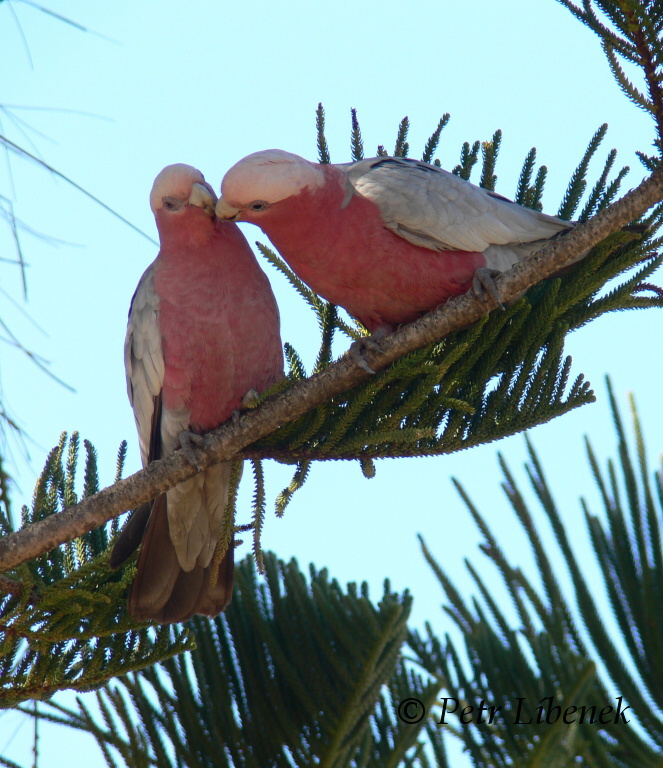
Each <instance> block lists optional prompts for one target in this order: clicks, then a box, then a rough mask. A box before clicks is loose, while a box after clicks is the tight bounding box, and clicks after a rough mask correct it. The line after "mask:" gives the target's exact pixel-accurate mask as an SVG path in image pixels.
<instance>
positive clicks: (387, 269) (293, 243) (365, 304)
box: [247, 169, 486, 331]
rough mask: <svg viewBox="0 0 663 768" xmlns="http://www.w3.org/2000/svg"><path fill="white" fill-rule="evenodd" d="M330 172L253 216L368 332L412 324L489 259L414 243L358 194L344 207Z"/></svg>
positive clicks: (303, 273)
mask: <svg viewBox="0 0 663 768" xmlns="http://www.w3.org/2000/svg"><path fill="white" fill-rule="evenodd" d="M326 170H327V169H326ZM332 172H333V169H329V173H330V178H329V180H328V183H327V184H326V185H325V186H324V187H322V188H320V189H318V190H315V191H310V190H308V189H305V190H304V191H303V192H301V193H300V194H299V195H297V196H295V197H291V198H289V199H287V200H283V201H282V202H280V203H276V204H274V205H273V206H272V208H271V209H270V210H268V211H267V212H265V213H264V214H261V215H260V218H258V216H256V217H255V218H254V219H252V220H253V221H254V222H255V223H256V224H258V225H259V226H261V227H262V228H263V229H264V231H265V232H266V233H267V235H268V236H269V238H270V240H271V241H272V242H273V243H274V245H275V246H276V248H277V249H278V250H279V252H280V253H281V255H282V256H283V258H285V260H286V261H287V262H288V263H289V264H290V265H291V266H292V268H293V269H294V270H295V272H297V274H298V275H299V277H301V279H302V280H304V281H305V282H306V283H308V285H310V286H311V287H312V288H313V289H314V290H315V291H316V292H317V293H319V294H320V295H321V296H323V297H324V298H326V299H327V300H328V301H331V302H333V303H334V304H339V305H341V306H343V307H345V309H347V310H348V312H350V314H352V315H354V316H355V317H357V318H358V319H359V320H361V322H362V323H363V324H364V325H365V326H366V327H367V328H368V329H369V330H370V331H373V330H375V329H376V328H378V327H380V326H383V327H384V326H387V327H390V328H393V327H395V326H397V325H398V324H400V323H404V322H410V321H411V320H414V319H416V318H417V317H420V316H421V315H422V314H424V313H425V312H428V311H430V310H431V309H434V308H435V307H437V306H438V305H440V304H442V303H444V302H445V301H447V299H449V298H450V297H452V296H457V295H459V294H462V293H465V292H466V291H467V290H468V288H469V287H470V286H471V284H472V278H473V276H474V273H475V271H476V270H477V268H479V267H482V266H485V264H486V260H485V257H484V256H483V254H481V253H474V252H468V251H434V250H430V249H428V248H422V247H420V246H417V245H413V244H412V243H410V242H408V241H407V240H405V239H404V238H402V237H399V236H398V235H396V234H394V233H393V232H392V231H390V230H389V229H387V227H386V226H385V225H384V222H383V220H382V218H381V216H380V211H379V209H378V207H377V206H376V205H375V204H374V203H373V202H371V201H370V200H368V199H366V198H363V197H361V196H359V195H354V197H353V198H352V199H351V201H350V203H349V204H348V205H347V206H346V207H345V208H342V206H341V203H342V201H343V197H344V194H345V192H344V189H343V188H342V186H341V184H340V183H338V181H337V180H336V179H335V178H333V177H331V173H332ZM247 218H248V217H247Z"/></svg>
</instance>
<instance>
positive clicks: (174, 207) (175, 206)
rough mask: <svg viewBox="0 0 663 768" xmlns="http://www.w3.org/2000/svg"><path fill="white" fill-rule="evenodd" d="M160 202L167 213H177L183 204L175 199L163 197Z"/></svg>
mask: <svg viewBox="0 0 663 768" xmlns="http://www.w3.org/2000/svg"><path fill="white" fill-rule="evenodd" d="M161 202H162V204H163V207H164V208H165V209H166V210H167V211H179V209H180V208H181V207H182V203H183V201H182V200H180V199H179V198H177V197H164V198H163V199H162V200H161Z"/></svg>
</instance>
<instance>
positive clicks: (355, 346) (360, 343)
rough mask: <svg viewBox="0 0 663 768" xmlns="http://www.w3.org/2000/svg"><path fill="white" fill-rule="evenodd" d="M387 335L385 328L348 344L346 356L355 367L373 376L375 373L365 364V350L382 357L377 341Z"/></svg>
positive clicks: (387, 331) (381, 350)
mask: <svg viewBox="0 0 663 768" xmlns="http://www.w3.org/2000/svg"><path fill="white" fill-rule="evenodd" d="M388 335H389V330H388V329H386V328H378V330H377V331H375V333H373V334H371V335H370V336H365V337H364V338H363V339H358V340H357V341H353V342H352V344H350V349H349V350H348V354H349V355H350V357H351V358H352V361H353V362H354V364H355V365H357V366H359V368H361V369H362V371H366V373H370V374H373V375H375V371H374V370H373V369H372V368H371V366H370V365H369V364H368V363H367V362H366V350H369V351H370V352H373V353H374V354H376V355H384V349H382V347H381V346H380V345H379V344H378V340H379V339H383V338H384V337H385V336H388Z"/></svg>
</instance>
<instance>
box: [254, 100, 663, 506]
mask: <svg viewBox="0 0 663 768" xmlns="http://www.w3.org/2000/svg"><path fill="white" fill-rule="evenodd" d="M448 119H449V117H448V115H445V116H444V117H443V118H442V119H441V120H440V122H439V124H438V126H437V128H436V129H435V131H434V132H433V134H432V135H431V137H430V138H429V140H428V141H427V142H426V145H425V147H424V151H423V156H424V157H426V158H427V159H428V160H430V159H431V158H432V156H433V152H434V151H435V149H436V147H437V146H438V145H439V142H440V138H441V134H442V130H443V128H444V126H445V125H446V124H447V122H448ZM316 127H317V133H318V146H319V148H320V157H321V158H322V157H324V158H325V162H331V157H330V154H329V149H328V144H327V141H326V139H325V134H324V127H325V123H324V110H323V108H322V105H319V106H318V111H317V113H316ZM408 129H409V122H408V119H407V118H404V119H403V120H402V121H401V123H400V125H399V128H398V131H397V136H396V144H395V152H396V153H397V154H398V155H400V156H405V155H406V154H407V152H408V151H409V144H408V142H407V134H408ZM606 130H607V127H606V126H601V128H599V130H598V131H597V132H596V134H595V135H594V136H593V137H592V138H591V140H590V142H589V145H588V148H587V151H586V152H585V154H584V155H583V157H582V159H581V161H580V163H579V164H578V167H577V169H576V170H575V172H574V174H573V176H572V178H571V181H570V182H569V186H568V189H567V191H566V194H565V196H564V199H563V201H562V203H561V206H560V210H561V211H562V213H564V215H566V216H568V217H570V216H572V215H573V214H574V212H575V211H576V210H577V208H578V207H579V205H580V204H581V202H582V201H583V199H585V193H586V191H587V189H588V184H589V183H588V175H589V171H590V163H591V160H592V159H593V158H594V157H595V155H596V154H597V151H598V149H599V147H600V145H601V142H602V140H603V139H604V137H605V135H606ZM350 141H351V152H352V158H353V159H355V160H359V159H362V157H363V139H362V134H361V128H360V125H359V121H358V117H357V112H356V110H352V113H351V136H350ZM501 141H502V133H501V131H496V132H495V134H494V135H493V137H492V139H491V140H490V141H488V142H484V144H483V145H481V143H480V142H478V141H477V142H475V143H474V144H473V145H472V148H470V144H469V143H466V144H465V145H464V146H463V150H462V152H461V163H460V165H459V166H457V167H456V168H455V169H454V173H458V174H459V175H460V176H462V177H463V178H469V177H470V176H471V173H472V169H473V167H474V166H475V164H476V163H477V162H478V158H479V152H480V150H481V152H482V158H483V160H482V163H481V184H482V185H483V186H485V187H487V188H489V189H493V188H494V186H495V183H496V180H497V175H496V172H495V168H496V163H497V158H498V154H499V148H500V144H501ZM615 155H616V153H615V151H614V150H612V151H611V152H609V153H608V156H607V158H606V159H605V161H604V163H603V167H602V169H601V172H600V175H599V178H598V180H597V181H596V182H595V183H594V184H593V185H592V186H591V190H590V192H589V194H588V195H587V196H586V199H585V204H584V208H583V211H582V217H583V218H586V217H588V216H590V215H591V214H592V213H594V212H596V211H597V210H599V209H601V208H603V207H604V206H605V205H607V204H608V202H610V201H612V200H613V199H614V197H615V195H616V194H617V192H618V190H619V187H620V184H621V182H622V179H623V178H624V176H625V174H626V173H627V171H628V168H622V169H620V170H619V171H617V172H616V173H614V171H613V169H614V163H615ZM535 164H536V151H535V150H534V149H532V150H531V151H530V153H529V154H528V155H527V157H526V159H525V162H524V164H523V169H522V172H521V174H520V179H519V182H518V187H517V190H516V199H517V200H518V202H520V203H522V204H525V205H529V206H531V207H532V208H534V209H537V210H539V209H541V207H542V206H541V196H542V193H543V188H544V182H545V177H546V168H545V166H541V167H540V168H539V170H538V171H536V173H535ZM660 218H661V211H660V210H658V209H656V210H655V211H654V212H653V213H651V214H649V215H648V216H647V217H645V218H644V219H643V220H642V221H641V222H639V226H638V227H634V228H633V230H632V231H623V232H620V233H617V234H615V235H613V236H612V237H610V238H608V239H607V240H606V241H604V242H603V243H601V244H600V245H598V246H597V247H596V248H595V249H593V251H592V253H591V254H590V255H589V256H588V257H586V258H585V259H583V260H582V261H581V262H580V263H578V264H577V265H574V267H573V268H571V269H570V270H569V271H568V273H567V274H565V275H564V276H563V277H557V278H554V279H550V280H545V281H543V282H541V283H540V284H539V285H536V286H534V287H533V288H532V289H531V290H530V291H529V292H528V293H527V295H526V296H525V297H523V298H522V299H521V300H520V301H517V302H515V303H513V304H512V305H511V306H509V307H507V308H506V310H505V311H503V312H502V311H498V312H493V313H491V314H490V315H489V316H486V317H485V318H484V319H483V320H482V321H480V322H478V323H476V324H475V325H474V326H472V327H471V328H469V329H467V330H463V331H460V332H456V333H453V334H450V335H449V336H447V337H445V338H444V339H442V340H441V341H440V342H438V343H436V344H432V345H430V346H428V347H426V348H423V349H421V350H418V351H416V352H413V353H411V354H409V355H406V356H405V357H403V358H401V359H400V360H398V361H397V362H395V363H394V364H393V365H392V366H390V367H389V368H387V369H384V370H382V371H379V372H378V373H377V374H376V375H375V376H373V377H372V378H371V379H370V380H369V381H367V382H366V383H365V384H362V385H361V386H359V387H356V388H355V389H354V390H352V391H351V392H348V393H346V394H344V395H342V396H339V397H337V398H334V399H333V400H330V401H329V402H327V403H325V404H324V405H323V406H321V407H320V408H318V409H316V410H315V411H312V412H311V413H308V414H306V415H305V416H303V417H302V418H300V419H298V420H297V421H295V422H292V423H290V424H287V425H285V426H283V427H281V428H280V429H278V430H277V431H276V432H274V433H273V434H272V435H270V436H269V437H267V438H265V439H264V440H261V441H260V442H258V443H256V444H255V445H254V446H252V448H251V455H252V456H257V457H264V458H276V459H278V460H279V461H282V462H291V463H297V470H296V473H295V477H294V478H293V481H292V483H291V484H290V486H289V487H288V488H286V489H285V490H284V491H283V492H282V493H281V494H280V495H279V497H278V499H277V502H276V508H277V512H278V513H279V514H281V513H282V512H283V509H284V507H285V505H286V504H287V502H288V501H289V499H290V498H291V496H292V494H293V493H294V491H295V490H296V489H297V488H299V487H300V486H301V484H302V482H303V478H305V477H306V475H307V473H308V470H309V468H310V465H311V462H312V461H315V460H324V459H357V460H359V461H360V463H361V465H362V471H364V469H365V468H367V467H372V469H369V470H368V475H367V476H371V475H372V473H373V472H374V465H373V460H374V459H377V458H383V457H399V456H425V455H435V454H444V453H451V452H454V451H458V450H462V449H464V448H469V447H472V446H475V445H479V444H482V443H486V442H490V441H492V440H497V439H500V438H501V437H504V436H506V435H511V434H514V433H516V432H519V431H521V430H524V429H528V428H531V427H533V426H535V425H537V424H541V423H543V422H545V421H548V420H550V419H552V418H554V417H555V416H558V415H561V414H563V413H566V412H567V411H569V410H571V409H573V408H576V407H578V406H580V405H583V404H585V403H588V402H592V401H593V399H594V395H593V392H592V390H591V388H590V386H589V384H588V383H587V382H585V381H584V379H583V376H582V374H576V375H574V376H572V375H571V361H570V358H568V357H566V356H565V355H564V339H565V336H566V334H567V333H569V332H570V331H573V330H576V329H578V328H580V327H582V326H583V325H585V324H586V323H588V322H591V321H592V320H594V319H596V318H598V317H600V316H601V315H602V314H603V313H604V312H609V311H614V310H622V309H633V308H644V307H655V306H656V307H661V306H663V295H661V294H660V293H654V295H646V292H645V291H644V290H643V285H645V286H646V285H647V283H646V281H647V278H648V277H649V275H651V273H652V272H653V271H654V270H655V269H656V268H657V267H658V266H659V264H660V263H661V257H660V256H658V255H657V253H656V250H657V248H658V247H659V246H660V243H661V239H660V238H659V237H657V236H656V234H655V233H656V230H657V228H658V226H659V224H660ZM259 249H260V252H261V253H262V255H263V256H264V257H265V258H266V259H267V260H268V261H269V262H270V263H271V264H272V265H273V266H275V267H276V268H277V269H278V270H279V271H281V272H282V273H283V274H284V275H285V276H286V277H287V279H288V280H289V281H290V283H291V284H292V285H293V287H294V288H295V289H296V291H297V292H298V293H299V295H300V296H301V297H302V298H303V299H304V300H305V301H306V302H307V303H308V304H309V306H310V307H311V309H312V310H313V312H314V313H315V316H316V320H317V322H318V324H319V327H320V331H321V347H320V351H319V353H318V357H317V360H316V362H315V363H314V365H313V367H312V369H311V370H310V372H309V371H307V369H306V366H305V364H304V362H303V360H302V357H301V356H300V355H299V354H298V353H297V352H296V351H295V349H294V348H293V347H292V345H290V344H286V359H287V361H288V363H289V374H288V375H289V379H290V380H291V381H296V380H299V379H302V378H305V377H306V376H307V375H308V374H309V373H311V374H312V373H316V372H318V371H320V370H322V369H323V368H324V367H326V366H327V365H328V364H329V363H330V362H331V361H332V360H333V351H332V349H333V345H334V343H335V341H336V338H337V332H340V333H341V337H340V338H341V341H344V340H343V336H345V337H347V339H351V340H356V339H358V338H361V337H362V336H363V335H365V333H366V331H365V329H363V327H362V326H361V325H360V324H359V323H357V322H356V321H354V320H352V319H351V318H346V317H344V316H343V314H342V313H341V311H340V310H338V309H337V308H336V307H334V306H333V305H331V304H329V303H328V302H326V301H324V300H323V299H321V298H320V297H319V296H317V294H315V293H314V292H313V291H312V290H311V289H310V288H309V287H308V286H306V285H305V284H304V283H303V282H302V281H301V280H300V279H299V278H298V277H297V276H296V275H295V274H294V273H293V272H292V270H290V268H289V267H288V265H287V264H286V263H285V261H284V260H283V259H282V258H281V257H280V256H279V255H278V254H277V253H275V252H274V251H272V250H270V249H269V248H267V247H266V246H264V245H261V244H259ZM626 273H628V274H627V275H626V277H625V278H622V280H621V282H615V278H619V277H620V276H622V275H625V274H626ZM607 284H610V287H609V289H607V288H606V285H607ZM344 343H345V345H347V341H345V342H344ZM369 462H370V464H369Z"/></svg>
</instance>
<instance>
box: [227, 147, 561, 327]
mask: <svg viewBox="0 0 663 768" xmlns="http://www.w3.org/2000/svg"><path fill="white" fill-rule="evenodd" d="M216 213H217V216H218V217H219V218H223V219H226V220H232V221H236V220H242V221H248V222H251V223H253V224H257V225H258V226H259V227H260V228H261V229H262V230H263V231H264V232H265V234H266V235H267V236H268V237H269V239H270V240H271V241H272V243H273V244H274V246H276V248H277V249H278V251H279V252H280V254H281V255H282V256H283V258H284V259H285V260H286V261H287V262H288V264H289V265H290V266H291V267H292V269H293V270H294V271H295V273H296V274H297V275H298V276H299V277H300V278H301V279H302V280H303V281H304V282H305V283H307V284H308V285H309V286H310V287H311V288H313V290H314V291H316V292H317V293H319V294H320V295H321V296H323V297H324V298H325V299H327V300H329V301H331V302H333V303H334V304H339V305H340V306H342V307H344V308H345V309H346V310H347V311H348V312H349V313H350V314H351V315H353V316H354V317H356V318H357V319H358V320H360V321H361V322H362V323H363V324H364V325H365V326H366V328H368V330H369V331H371V332H375V331H382V332H384V331H389V330H393V329H394V328H395V327H396V326H398V325H399V324H400V323H406V322H410V321H411V320H414V319H416V318H417V317H419V316H420V315H422V314H424V313H425V312H428V311H430V310H432V309H434V308H436V307H437V306H438V305H440V304H442V303H443V302H445V301H446V300H447V299H449V298H450V297H452V296H456V295H458V294H461V293H465V292H466V291H467V290H468V289H469V288H470V287H472V286H473V285H474V287H475V288H476V289H477V292H478V293H479V294H480V295H482V294H484V295H485V292H486V291H487V292H489V293H491V294H492V295H493V296H494V297H495V298H497V299H499V294H497V292H496V289H495V286H494V283H493V281H492V276H493V275H494V274H495V273H499V272H503V271H505V270H507V269H509V267H511V266H512V265H513V264H515V263H516V262H518V261H520V260H521V259H523V258H524V257H526V256H527V255H528V254H530V253H532V252H533V251H535V250H536V249H537V248H538V247H540V245H541V244H542V241H543V240H546V239H547V238H550V237H553V236H554V235H557V234H559V233H560V232H564V231H566V230H568V229H571V228H572V226H573V225H572V224H571V223H569V222H568V221H563V220H562V219H558V218H555V217H553V216H547V215H545V214H543V213H539V212H538V211H534V210H531V209H530V208H525V207H523V206H521V205H518V204H516V203H514V202H512V201H511V200H507V199H506V198H504V197H502V196H501V195H497V194H495V193H494V192H489V191H487V190H485V189H481V188H479V187H476V186H474V185H473V184H470V183H469V182H467V181H464V180H463V179H461V178H459V177H458V176H455V175H454V174H452V173H449V172H448V171H444V170H442V169H441V168H439V167H437V166H436V165H429V164H428V163H424V162H418V161H416V160H410V159H404V158H396V157H375V158H371V159H368V160H360V161H359V162H356V163H349V164H345V165H331V164H329V165H319V164H316V163H311V162H309V161H308V160H305V159H304V158H302V157H299V156H298V155H293V154H291V153H289V152H284V151H282V150H278V149H268V150H265V151H263V152H256V153H254V154H252V155H249V156H248V157H245V158H244V159H243V160H240V161H239V162H238V163H237V164H236V165H234V166H233V167H232V168H231V169H230V170H229V171H228V172H227V173H226V175H225V177H224V179H223V182H222V185H221V197H220V199H219V202H218V203H217V206H216Z"/></svg>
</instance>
